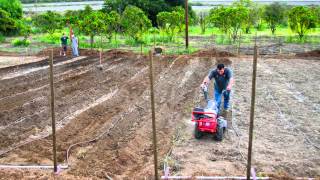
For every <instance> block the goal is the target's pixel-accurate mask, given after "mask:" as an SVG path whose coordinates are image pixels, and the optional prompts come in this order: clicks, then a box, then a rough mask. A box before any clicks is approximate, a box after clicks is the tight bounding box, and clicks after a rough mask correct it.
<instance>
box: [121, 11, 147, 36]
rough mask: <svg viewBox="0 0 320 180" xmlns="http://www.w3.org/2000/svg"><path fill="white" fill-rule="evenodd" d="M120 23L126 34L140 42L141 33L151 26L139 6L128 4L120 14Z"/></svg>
mask: <svg viewBox="0 0 320 180" xmlns="http://www.w3.org/2000/svg"><path fill="white" fill-rule="evenodd" d="M121 25H122V27H123V28H124V30H125V33H126V34H127V35H128V36H130V37H131V38H133V39H134V40H135V41H136V42H138V41H140V42H142V36H143V33H144V32H146V31H148V29H149V28H151V21H150V20H149V19H148V17H147V16H146V15H145V13H144V12H143V11H142V10H141V9H140V8H138V7H135V6H128V7H126V9H125V10H124V12H123V14H122V17H121Z"/></svg>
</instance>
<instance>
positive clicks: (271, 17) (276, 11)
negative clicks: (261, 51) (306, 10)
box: [263, 2, 285, 34]
mask: <svg viewBox="0 0 320 180" xmlns="http://www.w3.org/2000/svg"><path fill="white" fill-rule="evenodd" d="M284 17H285V7H284V6H283V5H282V4H280V3H278V2H275V3H272V4H270V5H268V6H266V8H265V11H264V16H263V18H264V20H265V21H266V22H267V23H268V25H269V28H270V30H271V32H272V34H274V33H275V31H276V29H277V26H278V25H280V24H281V23H282V22H283V21H284Z"/></svg>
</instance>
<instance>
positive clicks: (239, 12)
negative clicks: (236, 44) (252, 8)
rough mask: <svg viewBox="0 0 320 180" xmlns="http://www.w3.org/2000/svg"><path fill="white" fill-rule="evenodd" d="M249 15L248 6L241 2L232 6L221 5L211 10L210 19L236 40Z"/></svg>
mask: <svg viewBox="0 0 320 180" xmlns="http://www.w3.org/2000/svg"><path fill="white" fill-rule="evenodd" d="M248 15H249V10H248V8H246V7H244V6H242V5H239V4H238V5H233V6H230V7H223V6H220V7H218V8H215V9H212V10H211V11H210V15H209V16H210V17H209V20H210V22H211V23H212V24H214V25H215V26H216V27H218V28H219V29H220V30H221V31H222V32H224V33H226V34H229V36H230V37H231V38H232V39H233V41H235V40H236V39H237V37H238V34H239V31H240V29H241V28H242V27H244V25H245V22H246V20H247V17H248Z"/></svg>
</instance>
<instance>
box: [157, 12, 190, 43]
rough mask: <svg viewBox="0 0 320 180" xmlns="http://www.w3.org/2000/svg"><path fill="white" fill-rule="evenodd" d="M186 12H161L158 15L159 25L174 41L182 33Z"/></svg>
mask: <svg viewBox="0 0 320 180" xmlns="http://www.w3.org/2000/svg"><path fill="white" fill-rule="evenodd" d="M183 13H184V11H172V12H161V13H159V14H158V15H157V20H158V25H159V27H160V29H161V30H162V31H164V32H165V33H166V35H167V36H168V37H169V39H170V40H171V41H172V40H173V39H174V35H175V34H177V33H179V32H182V28H183V25H184V21H183V20H184V14H183Z"/></svg>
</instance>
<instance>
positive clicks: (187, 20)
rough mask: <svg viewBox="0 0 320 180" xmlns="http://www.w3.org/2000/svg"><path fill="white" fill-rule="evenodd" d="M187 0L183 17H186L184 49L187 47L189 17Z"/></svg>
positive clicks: (186, 0)
mask: <svg viewBox="0 0 320 180" xmlns="http://www.w3.org/2000/svg"><path fill="white" fill-rule="evenodd" d="M188 16H189V15H188V0H185V19H186V49H188V48H189V17H188Z"/></svg>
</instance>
